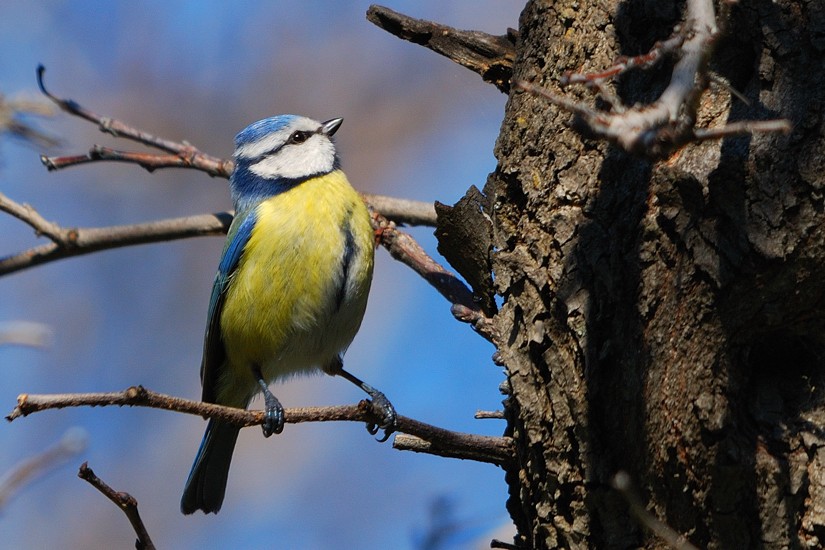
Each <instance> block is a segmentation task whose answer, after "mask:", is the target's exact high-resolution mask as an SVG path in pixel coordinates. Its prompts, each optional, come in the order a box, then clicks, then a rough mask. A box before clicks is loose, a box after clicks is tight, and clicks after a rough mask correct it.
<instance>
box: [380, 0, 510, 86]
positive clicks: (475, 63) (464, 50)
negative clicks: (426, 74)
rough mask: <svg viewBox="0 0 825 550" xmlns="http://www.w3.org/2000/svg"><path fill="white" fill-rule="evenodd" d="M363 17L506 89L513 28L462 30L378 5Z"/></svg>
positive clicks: (508, 81)
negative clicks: (503, 30)
mask: <svg viewBox="0 0 825 550" xmlns="http://www.w3.org/2000/svg"><path fill="white" fill-rule="evenodd" d="M367 20H368V21H369V22H371V23H373V24H375V25H377V26H378V27H380V28H382V29H384V30H385V31H387V32H389V33H391V34H393V35H395V36H397V37H398V38H401V39H403V40H407V41H409V42H413V43H414V44H419V45H421V46H424V47H425V48H428V49H430V50H432V51H434V52H435V53H437V54H440V55H443V56H444V57H446V58H448V59H450V60H452V61H455V62H456V63H458V64H459V65H461V66H462V67H466V68H467V69H470V70H471V71H473V72H474V73H477V74H479V75H481V78H482V79H484V81H485V82H490V83H492V84H494V85H495V86H496V88H498V89H499V90H500V91H502V92H503V93H505V94H506V93H509V92H510V77H511V76H512V75H513V62H514V61H515V58H516V47H515V42H516V33H515V31H510V32H508V34H507V35H505V36H493V35H491V34H487V33H484V32H479V31H462V30H458V29H454V28H453V27H448V26H447V25H441V24H439V23H434V22H432V21H426V20H424V19H415V18H414V17H409V16H407V15H404V14H402V13H398V12H396V11H393V10H391V9H389V8H385V7H384V6H378V5H372V6H370V7H369V9H368V10H367Z"/></svg>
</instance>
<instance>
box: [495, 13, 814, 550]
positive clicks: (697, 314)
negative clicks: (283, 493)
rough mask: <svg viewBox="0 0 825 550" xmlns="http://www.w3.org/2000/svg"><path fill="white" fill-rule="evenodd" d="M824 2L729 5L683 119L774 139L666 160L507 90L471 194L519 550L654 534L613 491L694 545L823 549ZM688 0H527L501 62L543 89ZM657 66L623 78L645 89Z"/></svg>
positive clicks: (688, 149)
mask: <svg viewBox="0 0 825 550" xmlns="http://www.w3.org/2000/svg"><path fill="white" fill-rule="evenodd" d="M823 6H825V5H824V4H823V3H822V2H819V1H803V0H796V1H790V0H776V1H770V0H755V1H743V2H742V3H740V4H736V5H734V6H733V8H732V12H731V16H730V18H729V28H728V29H727V31H726V33H725V35H726V36H725V37H724V38H723V39H722V42H721V43H720V44H719V45H718V46H717V47H716V50H715V54H714V56H713V59H712V61H711V67H712V69H713V71H714V72H715V73H716V74H718V75H721V76H722V77H724V78H725V79H726V80H727V81H728V82H729V83H730V86H731V87H732V88H734V89H736V90H738V91H739V92H741V93H742V94H743V95H744V96H745V97H746V98H747V99H748V101H749V103H750V104H749V105H747V104H745V103H744V102H743V101H741V100H739V99H737V98H735V97H732V96H731V93H730V92H729V91H728V89H727V88H726V87H725V86H720V85H713V86H711V88H710V90H709V91H708V92H707V93H706V94H705V95H704V96H703V98H702V104H701V108H700V119H699V125H700V126H703V127H709V126H719V125H722V124H725V123H729V122H732V121H736V120H742V119H767V118H777V117H784V118H787V119H789V120H790V121H791V122H792V124H793V126H794V129H793V131H792V133H791V134H790V135H787V136H782V135H773V134H761V135H760V134H757V135H752V136H744V137H735V138H727V139H725V140H722V141H708V142H704V143H701V144H690V145H687V146H685V147H684V148H682V149H681V150H679V151H678V152H676V153H675V154H673V155H672V156H671V157H670V158H668V159H666V160H662V161H658V162H657V161H651V160H647V159H643V158H638V157H632V156H630V155H628V154H626V153H623V152H621V151H619V150H618V149H617V148H615V147H613V146H610V145H607V144H606V143H605V142H603V141H595V140H588V139H586V138H583V137H581V135H580V134H578V133H577V132H576V131H574V130H573V129H571V127H570V124H569V123H570V120H571V115H570V114H569V113H566V112H564V111H561V110H559V109H558V108H556V107H554V106H552V105H550V104H549V103H548V102H547V101H546V100H544V99H542V98H540V97H536V96H533V95H529V94H527V93H520V92H511V95H510V100H509V102H508V104H507V108H506V113H505V119H504V123H503V126H502V132H501V135H500V137H499V141H498V144H497V147H496V155H497V158H498V162H499V165H498V167H497V170H496V172H495V173H493V174H491V176H490V178H489V180H488V182H487V185H486V187H485V194H486V195H487V198H488V200H489V201H490V205H491V212H490V214H491V216H492V218H493V239H494V240H493V243H494V247H495V253H494V255H493V271H494V274H495V281H496V285H497V289H498V291H499V292H500V293H501V294H502V295H503V300H504V301H503V306H502V307H501V309H500V311H499V313H498V314H497V315H496V317H495V320H494V321H495V324H496V327H497V328H498V330H499V333H500V335H501V336H500V338H499V340H500V341H498V342H497V344H498V347H499V350H500V351H499V354H500V358H501V360H502V361H503V363H504V364H505V366H506V368H507V371H508V373H509V381H510V386H511V397H510V399H509V400H508V414H509V418H510V420H511V429H512V435H513V436H514V438H515V441H516V445H517V449H518V463H517V466H515V467H514V468H513V469H511V470H510V471H508V474H507V482H508V484H509V487H510V498H509V501H508V508H509V510H510V513H511V515H512V517H513V519H514V521H515V522H516V526H517V528H518V531H519V536H518V538H517V541H516V542H517V543H518V544H519V546H524V547H530V548H554V547H563V548H589V547H608V548H612V547H617V548H628V547H635V546H643V547H651V548H653V547H659V546H663V545H664V542H663V541H662V540H661V539H658V538H656V537H655V536H653V535H652V534H650V533H649V532H648V531H647V530H646V529H645V528H644V527H643V526H641V525H640V524H639V523H638V522H637V520H636V519H634V517H632V515H631V514H630V512H629V509H628V506H627V503H626V502H625V499H623V498H622V496H621V495H620V494H618V493H617V492H616V491H614V490H613V489H611V480H612V478H613V476H614V475H615V474H616V473H617V472H619V471H625V472H627V473H628V474H629V475H630V478H631V479H632V480H633V483H634V485H635V488H636V492H637V493H638V494H639V496H640V497H641V499H642V501H643V502H644V503H645V505H646V507H647V508H648V510H650V511H651V512H652V513H653V514H654V515H655V516H657V517H658V518H659V519H661V520H662V521H663V522H665V523H666V524H668V525H669V526H670V527H671V528H673V529H674V530H676V531H678V532H679V533H682V534H684V535H686V536H687V538H688V539H689V540H690V541H691V542H692V543H693V544H695V545H698V546H700V547H710V548H757V547H769V548H788V547H791V548H794V547H797V548H799V547H820V546H821V545H823V544H825V364H823V357H825V344H824V342H825V340H823V338H822V335H823V330H822V329H823V320H825V276H823V274H825V266H824V265H823V264H824V263H825V261H824V260H825V246H823V242H824V241H823V187H824V186H825V175H823V174H825V171H823V167H824V165H825V139H823V135H824V134H825V130H823V124H822V110H823V97H824V96H825V62H824V61H823V59H825V7H823ZM681 18H682V11H681V4H678V3H669V2H660V1H658V0H632V1H628V2H617V1H602V2H571V1H567V0H556V1H550V0H544V1H541V0H536V1H531V2H529V3H528V4H527V6H526V8H525V10H524V12H523V14H522V16H521V21H520V29H519V41H518V44H517V59H516V62H515V66H514V77H515V78H520V79H525V80H532V81H535V82H536V83H537V84H540V85H542V86H546V87H548V88H551V89H555V90H556V91H558V92H559V93H562V94H565V95H567V96H568V97H578V98H579V99H580V100H582V101H586V102H590V103H592V102H593V99H592V95H591V94H590V93H589V92H587V91H586V90H583V89H576V88H575V87H573V88H568V89H565V90H558V86H557V85H556V84H555V83H557V82H558V80H559V77H560V76H561V75H562V74H563V73H564V72H565V71H568V70H574V71H598V70H600V69H604V68H606V67H608V66H610V65H611V64H612V62H613V61H614V60H615V59H616V58H617V57H618V56H619V55H636V54H640V53H644V52H645V51H647V50H649V49H650V48H651V47H652V46H653V44H654V42H655V41H656V40H663V39H665V38H667V37H668V36H670V35H671V34H672V32H673V28H674V26H675V25H677V24H678V22H679V20H680V19H681ZM671 66H672V65H671V64H670V63H669V62H667V61H666V62H665V63H664V64H663V65H662V66H659V67H657V68H656V69H653V70H650V71H636V72H631V73H628V74H626V75H624V76H623V77H621V79H620V80H619V82H618V84H617V86H616V90H617V92H618V94H619V95H620V96H621V97H622V99H623V100H624V103H625V104H627V105H632V104H634V103H635V102H644V101H651V100H652V99H655V97H657V96H658V94H659V93H660V92H661V90H662V89H663V88H664V87H665V85H666V84H667V81H668V77H669V74H670V68H671Z"/></svg>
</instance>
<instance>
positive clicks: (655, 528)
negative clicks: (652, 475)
mask: <svg viewBox="0 0 825 550" xmlns="http://www.w3.org/2000/svg"><path fill="white" fill-rule="evenodd" d="M611 485H612V486H613V488H614V489H615V490H616V491H618V492H619V494H620V495H622V496H623V497H624V499H625V501H626V502H627V505H628V506H629V507H630V512H631V513H632V514H633V515H634V516H635V517H636V520H637V521H638V522H639V523H640V524H641V525H642V526H644V527H646V528H647V529H649V530H650V531H652V532H653V533H654V534H655V535H656V536H658V537H659V538H661V539H662V540H664V541H665V543H666V544H667V545H668V546H670V547H671V548H675V549H676V550H698V549H697V548H696V547H695V546H693V545H692V544H691V543H690V541H688V540H687V538H686V537H685V536H684V535H682V534H679V533H677V532H676V531H674V530H673V529H672V528H671V527H670V526H669V525H667V524H666V523H664V522H663V521H661V520H660V519H659V518H657V517H656V516H654V515H653V514H651V513H650V512H649V511H648V510H647V508H645V506H644V504H642V501H641V499H639V497H638V496H637V495H636V493H635V491H634V490H633V484H632V482H631V480H630V475H628V474H627V472H619V473H617V474H616V475H615V476H613V481H612V483H611Z"/></svg>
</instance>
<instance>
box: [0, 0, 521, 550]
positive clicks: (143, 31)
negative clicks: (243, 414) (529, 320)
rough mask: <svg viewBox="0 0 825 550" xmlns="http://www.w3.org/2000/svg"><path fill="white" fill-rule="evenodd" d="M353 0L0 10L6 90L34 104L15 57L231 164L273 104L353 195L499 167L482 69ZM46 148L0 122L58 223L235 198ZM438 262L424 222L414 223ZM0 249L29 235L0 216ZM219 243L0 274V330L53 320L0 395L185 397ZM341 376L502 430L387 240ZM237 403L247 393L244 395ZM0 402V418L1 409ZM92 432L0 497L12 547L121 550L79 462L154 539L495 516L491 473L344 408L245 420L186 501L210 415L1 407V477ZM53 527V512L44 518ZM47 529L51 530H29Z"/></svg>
mask: <svg viewBox="0 0 825 550" xmlns="http://www.w3.org/2000/svg"><path fill="white" fill-rule="evenodd" d="M387 5H388V6H389V7H391V8H393V9H396V10H398V11H401V12H403V13H408V14H410V15H413V16H416V17H423V18H428V19H432V20H436V21H439V22H443V23H446V24H450V25H453V26H456V27H460V28H468V29H477V30H483V31H487V32H491V33H495V34H503V33H504V32H505V29H506V28H507V27H516V26H517V23H518V14H519V11H520V9H521V7H522V5H523V2H520V1H515V0H513V1H494V0H490V1H483V2H482V1H469V0H468V1H464V2H450V3H446V2H435V1H423V2H401V1H397V2H391V1H388V2H387ZM368 6H369V4H368V3H366V2H348V3H334V4H333V3H320V2H298V1H284V2H277V3H276V2H256V1H251V0H250V1H239V2H217V1H212V2H202V1H198V2H195V1H188V2H185V1H175V2H165V1H164V2H162V1H159V0H157V1H143V2H91V1H77V0H76V1H71V2H70V1H58V0H55V1H51V2H45V1H44V2H30V1H22V0H5V1H4V2H3V4H2V6H0V93H3V94H4V95H6V96H15V95H18V94H27V95H30V96H33V97H36V87H35V67H36V66H37V64H38V63H43V64H45V65H46V67H47V73H46V83H47V85H48V86H49V87H50V88H51V89H52V90H53V91H54V92H55V93H57V94H59V95H63V96H66V97H71V98H73V99H75V100H77V101H79V102H81V103H82V104H84V105H85V106H87V107H89V108H91V109H93V110H95V111H97V112H100V113H104V114H107V115H110V116H113V117H116V118H119V119H121V120H124V121H127V122H130V123H133V124H135V125H136V126H138V127H140V128H142V129H145V130H147V131H150V132H153V133H155V134H158V135H162V136H165V137H168V138H170V139H176V140H184V139H185V140H188V141H190V142H192V143H194V144H195V145H197V146H198V147H200V148H201V149H203V150H204V151H206V152H209V153H211V154H214V155H218V156H222V157H228V156H229V155H230V154H231V148H232V138H233V136H234V135H235V133H236V132H237V131H238V130H240V129H241V128H243V127H245V126H246V125H247V124H249V123H250V122H252V121H254V120H257V119H260V118H263V117H266V116H270V115H273V114H277V113H290V112H291V113H297V114H303V115H307V116H310V117H313V118H316V119H322V120H325V119H327V118H332V117H334V116H343V117H344V119H345V121H344V124H343V126H342V128H341V130H340V131H339V132H338V134H337V136H336V137H337V142H338V146H339V150H340V151H341V154H342V157H343V165H344V169H345V171H346V172H347V173H348V175H349V177H350V180H351V181H352V182H353V184H354V185H355V186H356V187H357V188H359V189H361V190H364V191H369V192H374V193H382V194H387V195H393V196H399V197H406V198H414V199H420V200H428V201H432V200H439V201H441V202H445V203H452V202H455V201H456V200H457V199H458V198H460V197H461V195H462V194H463V193H464V191H465V190H466V189H467V187H469V186H470V185H473V184H474V185H476V186H479V187H481V186H482V185H483V184H484V181H485V179H486V177H487V174H488V173H489V172H490V171H492V170H493V169H494V167H495V159H494V157H493V153H492V151H493V146H494V144H495V139H496V136H497V133H498V129H499V125H500V122H501V118H502V114H503V108H504V103H505V99H506V98H505V97H504V96H503V95H502V94H500V93H499V92H498V91H497V90H496V89H495V88H494V87H492V86H490V85H488V84H485V83H483V82H482V81H481V79H480V78H478V77H477V76H476V75H474V74H472V73H470V72H469V71H467V70H465V69H462V68H461V67H459V66H457V65H455V64H452V63H451V62H449V61H447V60H445V59H443V58H440V57H439V56H437V55H435V54H433V53H431V52H429V51H426V50H424V49H423V48H421V47H419V46H415V45H412V44H409V43H406V42H402V41H400V40H398V39H396V38H394V37H392V36H391V35H389V34H387V33H385V32H384V31H381V30H379V29H378V28H376V27H374V26H373V25H371V24H370V23H368V22H367V21H366V20H365V17H364V14H365V12H366V10H367V7H368ZM39 127H40V128H41V129H43V130H46V131H48V132H50V133H52V134H54V135H57V136H60V138H61V139H62V140H63V145H62V147H61V149H60V150H59V151H58V152H59V153H61V154H69V153H80V152H84V151H86V150H87V149H88V148H89V147H90V146H91V145H92V144H105V145H110V146H115V147H120V148H129V149H136V148H137V147H136V146H135V145H133V144H131V143H128V142H124V141H118V140H115V139H114V138H112V137H110V136H106V135H103V134H101V133H99V132H98V131H97V129H96V128H95V127H93V126H92V125H90V124H88V123H84V122H83V121H80V120H79V119H76V118H70V117H68V116H64V115H59V116H57V117H55V118H54V119H50V120H46V121H42V122H39ZM40 152H41V151H39V150H37V149H36V148H33V147H31V146H29V145H25V144H21V143H19V142H15V141H13V140H10V139H8V138H1V137H0V192H2V193H4V194H6V195H8V196H9V197H11V198H13V199H15V200H17V201H20V202H28V203H31V204H32V205H33V206H35V207H36V208H37V209H38V211H39V212H40V213H41V214H43V215H44V216H45V217H46V218H47V219H50V220H55V221H58V222H59V223H61V224H63V225H66V226H73V225H77V226H103V225H111V224H124V223H135V222H141V221H148V220H154V219H162V218H166V217H174V216H184V215H189V214H199V213H204V212H214V211H221V210H225V209H227V208H229V198H228V192H227V186H226V182H225V180H221V179H212V178H209V177H208V176H205V175H203V174H200V173H196V172H194V171H191V172H190V171H181V170H167V171H161V172H156V173H154V174H149V173H147V172H145V171H143V170H142V169H139V168H137V167H134V166H127V165H116V164H108V165H102V164H98V165H91V166H85V167H80V168H74V169H71V170H65V171H61V172H56V173H47V172H46V171H45V169H44V168H43V167H42V166H41V165H40V163H39V160H38V156H39V154H40ZM412 232H413V234H414V235H415V236H416V238H418V239H419V240H420V242H421V243H422V244H423V245H424V246H425V248H426V249H427V250H428V251H430V252H431V253H432V254H433V255H436V254H437V253H436V251H435V240H434V238H433V237H432V230H431V229H426V228H424V229H413V230H412ZM0 235H2V238H0V255H4V254H9V253H13V252H16V251H19V250H21V249H23V248H26V247H29V246H31V245H33V244H35V243H37V242H38V241H37V239H36V238H35V237H34V235H33V234H32V232H31V230H30V229H29V228H28V227H27V226H25V225H23V224H21V223H20V222H17V221H16V220H14V219H12V218H11V217H9V216H0ZM221 245H222V239H220V238H214V237H213V238H201V239H191V240H186V241H177V242H174V243H166V244H155V245H147V246H140V247H131V248H125V249H121V250H115V251H108V252H103V253H98V254H94V255H91V256H85V257H81V258H75V259H70V260H64V261H61V262H56V263H53V264H49V265H47V266H43V267H39V268H35V269H32V270H28V271H24V272H21V273H18V274H14V275H11V276H6V277H3V278H0V322H2V321H9V320H17V319H23V320H28V321H37V322H41V323H45V324H47V325H48V326H49V327H50V328H51V331H52V333H53V338H52V340H53V341H52V344H51V345H50V347H48V348H46V349H39V350H34V349H28V348H19V347H3V348H0V403H4V404H5V407H6V409H7V410H9V411H10V410H11V408H12V407H13V405H14V403H15V399H16V396H17V394H19V393H23V392H28V393H52V392H86V391H112V390H120V389H123V388H126V387H128V386H130V385H134V384H143V385H144V386H146V387H148V388H151V389H154V390H157V391H160V392H166V393H170V394H174V395H179V396H182V397H188V398H197V397H198V396H199V395H200V389H199V380H198V368H199V365H200V353H201V344H202V338H203V329H204V323H205V318H206V307H207V303H208V299H209V298H208V297H209V291H210V288H211V282H212V278H213V276H214V271H215V268H216V266H217V261H218V257H219V255H220V249H221ZM377 257H378V260H377V267H376V274H375V281H374V284H373V292H372V294H371V297H370V305H369V308H368V312H367V317H366V319H365V321H364V324H363V326H362V329H361V332H360V333H359V335H358V336H357V337H356V339H355V342H354V343H353V345H352V346H351V348H350V350H349V352H348V355H347V358H346V364H347V367H348V368H349V370H351V371H352V372H354V373H356V374H357V375H359V376H361V377H362V378H364V379H365V380H367V381H369V382H370V383H371V384H372V385H374V386H376V387H378V388H380V389H381V390H382V391H384V392H385V393H386V394H387V396H388V397H389V398H390V399H391V400H392V401H393V403H394V404H395V406H396V408H397V409H398V411H399V412H400V413H401V414H404V415H407V416H411V417H414V418H418V419H420V420H423V421H426V422H430V423H433V424H436V425H439V426H443V427H446V428H450V429H455V430H462V431H471V432H476V433H484V434H489V435H500V434H501V432H502V430H503V428H504V425H503V423H502V422H501V421H496V420H474V419H473V413H474V412H475V411H476V410H477V409H487V410H489V409H497V408H500V401H501V396H500V395H499V392H498V385H499V383H500V382H501V380H502V379H503V375H502V372H501V369H499V368H498V367H496V366H494V365H493V364H492V361H491V359H490V356H491V354H492V352H493V349H492V347H491V346H490V345H489V344H487V343H486V342H485V341H484V340H482V339H481V338H480V337H478V336H477V335H475V334H473V333H472V331H471V330H470V329H469V327H467V326H465V325H461V324H459V323H457V322H456V321H454V320H453V319H452V317H451V315H450V313H449V306H448V304H447V303H446V302H445V301H444V300H443V298H441V297H440V296H439V295H438V294H437V293H436V292H435V291H433V290H432V289H431V288H429V287H428V285H427V284H426V283H425V282H424V281H423V280H422V279H420V278H419V277H418V276H417V275H415V274H414V273H412V272H411V271H410V270H409V269H408V268H406V267H404V266H402V265H400V264H398V263H396V262H394V261H393V260H391V259H390V258H389V256H388V255H387V254H386V252H385V251H383V250H379V251H378V253H377ZM273 389H274V392H275V394H276V395H278V397H279V398H280V399H281V401H282V402H283V403H284V405H285V406H287V407H290V406H304V405H326V404H342V403H354V402H357V401H358V400H360V399H361V398H362V395H361V394H360V393H359V391H358V390H357V389H356V388H354V387H352V386H351V385H350V384H348V383H346V382H344V381H343V380H340V379H332V378H329V377H322V376H316V377H310V378H301V379H296V380H291V381H287V382H284V383H282V384H279V385H277V386H276V387H274V388H273ZM253 406H260V403H258V402H256V403H255V404H254V405H253ZM4 414H5V413H4ZM73 426H79V427H82V428H83V429H85V430H86V431H87V432H88V434H89V436H88V437H89V444H88V447H87V449H86V450H85V451H84V452H83V453H82V454H81V455H80V456H78V457H76V458H74V459H72V460H70V461H69V462H68V463H67V464H66V465H64V466H62V467H60V468H58V469H56V470H55V471H53V472H51V473H50V474H49V475H48V476H47V477H46V478H44V479H42V480H40V481H39V482H37V483H35V484H34V485H32V486H30V487H27V488H26V489H25V490H24V491H22V492H21V493H20V494H18V495H17V496H16V498H15V499H14V500H13V501H11V502H9V503H8V505H7V506H6V508H5V509H4V510H3V511H2V514H0V537H2V540H3V541H4V545H6V546H8V547H62V548H90V547H126V546H131V544H132V539H133V534H132V532H131V530H130V528H129V525H128V523H127V522H126V520H125V518H124V517H123V516H122V514H121V512H120V511H119V510H117V509H116V508H115V507H114V506H112V505H111V504H110V503H109V502H108V501H105V500H104V499H103V497H102V496H100V495H99V494H97V493H96V492H95V491H93V490H92V489H91V487H89V486H87V485H86V484H85V483H84V482H82V481H80V480H78V479H77V478H76V476H75V473H76V468H77V466H79V465H80V463H82V462H83V461H85V460H88V461H89V464H90V465H91V466H92V468H94V469H95V471H96V472H97V473H98V475H100V476H101V477H102V478H103V479H105V480H106V481H107V482H109V483H110V484H111V485H112V486H114V487H115V488H117V489H119V490H123V491H128V492H130V493H131V494H133V495H134V496H135V497H136V498H137V499H138V501H139V502H140V507H141V508H140V509H141V514H142V516H143V518H144V520H145V521H146V524H147V526H148V528H149V530H150V532H151V534H152V535H153V537H154V540H155V542H156V543H157V544H158V545H159V546H160V547H174V548H227V547H230V546H234V547H243V548H270V547H273V546H277V547H283V548H367V549H369V548H414V545H415V540H416V533H420V532H421V531H422V530H423V529H424V528H425V527H426V524H427V521H428V519H427V518H428V513H429V507H430V506H431V505H432V503H433V502H434V501H436V500H437V499H439V498H442V497H446V498H447V499H449V501H450V502H451V503H452V504H453V511H454V513H455V517H456V519H457V520H458V521H459V524H460V525H461V526H462V527H463V530H462V531H461V532H460V533H459V534H458V535H456V537H454V539H453V540H452V545H451V546H450V547H451V548H471V547H473V545H474V542H473V541H474V540H475V538H476V537H480V536H483V535H484V533H485V532H487V531H490V530H493V529H495V528H497V527H499V526H500V525H501V524H503V523H506V522H507V514H506V512H505V510H504V501H505V499H506V487H505V484H504V480H503V472H502V471H501V470H499V469H497V468H495V467H493V466H489V465H483V464H474V463H469V462H464V461H457V460H449V459H441V458H435V457H431V456H426V455H416V454H412V453H402V452H399V451H394V450H393V449H392V448H391V446H390V444H389V443H386V444H383V445H382V444H378V443H376V442H375V441H373V440H372V439H371V437H370V436H369V434H367V432H366V430H365V429H364V428H363V426H361V425H356V424H343V425H342V424H334V425H332V424H330V425H309V426H306V425H300V426H287V428H286V430H285V431H284V433H283V434H281V435H279V436H277V437H273V438H270V439H266V440H265V439H264V438H263V437H262V436H261V434H260V431H259V430H256V429H249V430H244V432H243V433H242V434H241V438H240V440H239V444H238V447H237V449H236V454H235V458H234V461H233V469H232V472H231V474H230V479H229V488H228V491H227V497H226V501H225V503H224V507H223V510H222V511H221V513H220V514H218V515H217V516H213V515H210V516H203V515H200V514H199V515H196V516H191V517H184V516H182V515H181V514H180V512H179V511H178V503H179V498H180V492H181V490H182V487H183V483H184V481H185V479H186V475H187V473H188V471H189V467H190V465H191V462H192V459H193V458H194V455H195V451H196V450H197V446H198V444H199V442H200V439H201V436H202V433H203V429H204V427H205V423H204V422H203V421H202V420H201V419H199V418H196V417H191V416H185V415H180V414H172V413H165V412H160V411H151V410H147V409H66V410H62V411H49V412H45V413H40V414H36V415H33V416H31V417H28V418H24V419H21V420H18V421H15V422H14V423H12V424H2V425H0V472H3V471H6V470H7V469H8V468H11V467H12V466H13V465H14V464H15V463H17V462H18V461H20V460H22V459H23V458H25V457H27V456H31V455H32V454H34V453H36V452H38V451H39V450H41V449H43V448H45V447H47V446H49V445H51V444H52V443H53V442H54V441H56V440H57V439H59V438H60V437H61V435H62V434H63V433H64V432H65V431H66V430H67V429H69V428H70V427H73ZM46 522H47V523H46ZM45 525H48V528H44V526H45Z"/></svg>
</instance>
